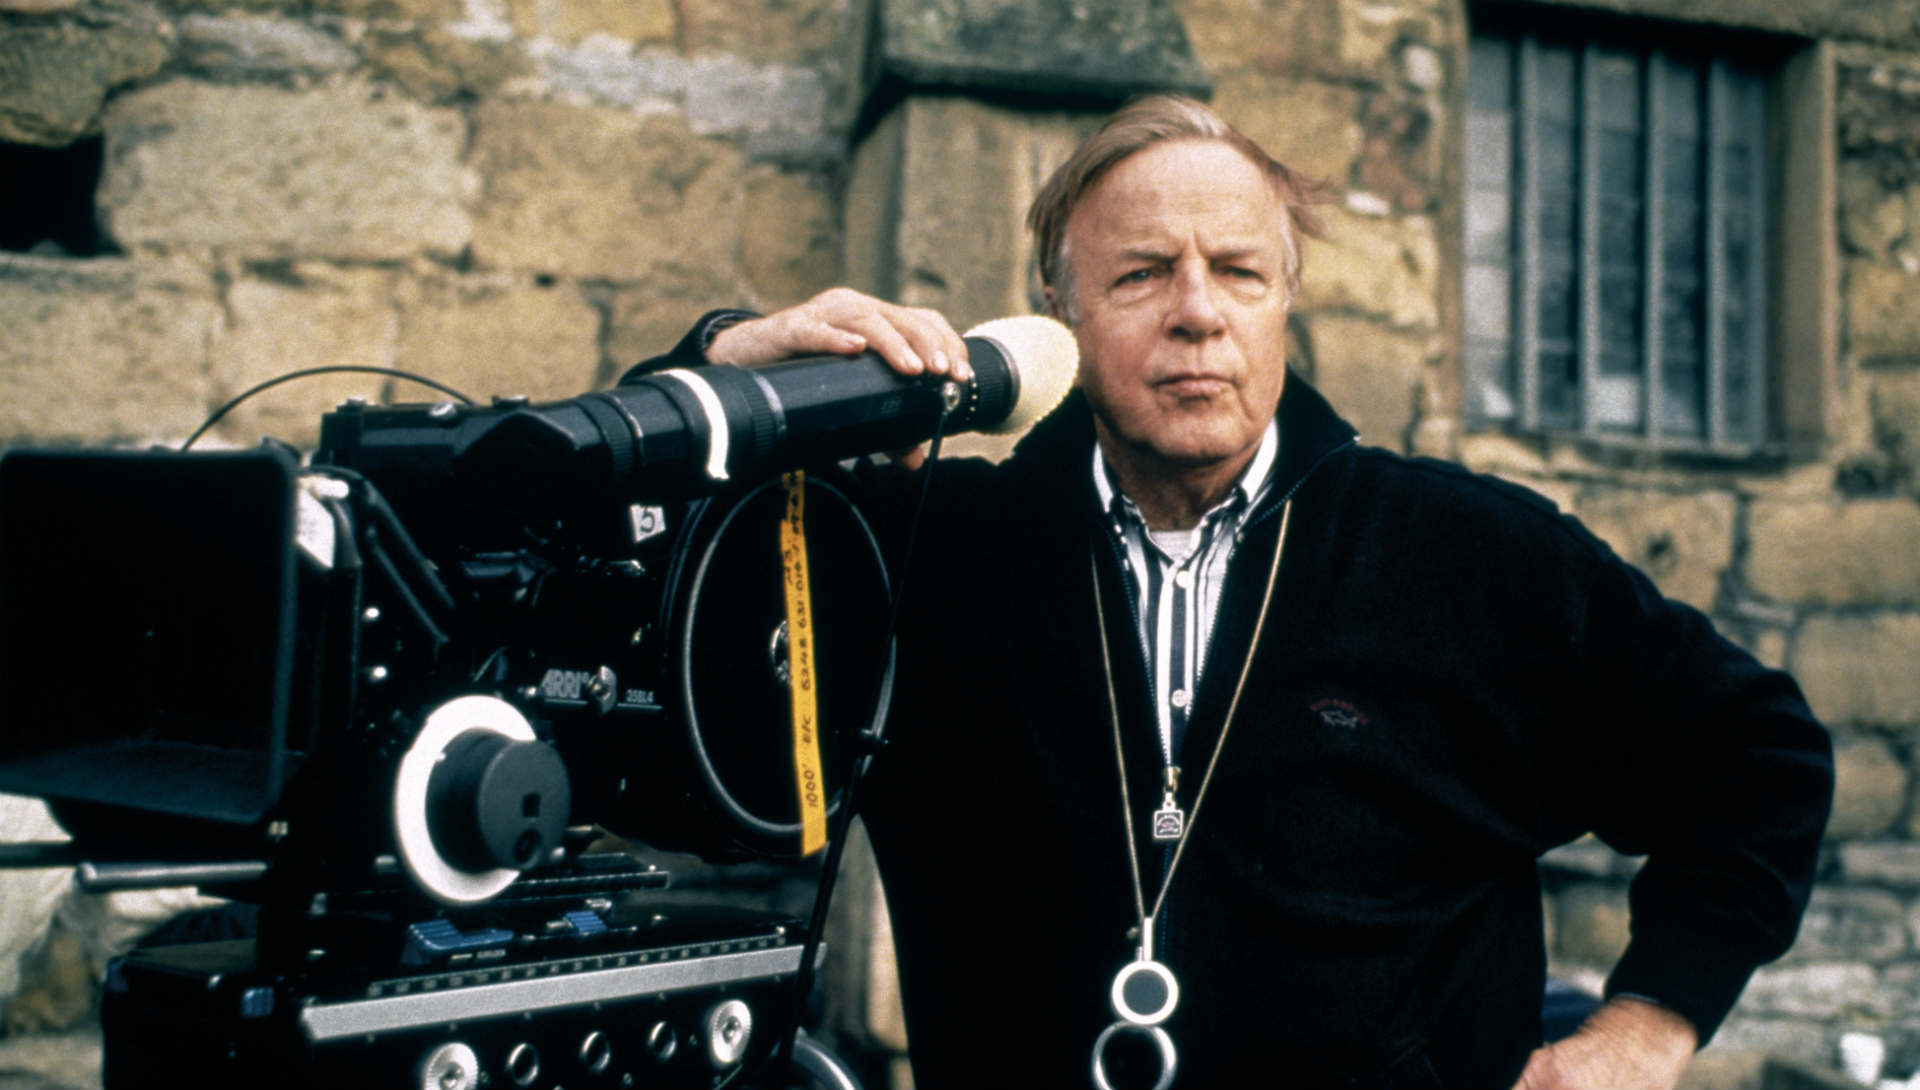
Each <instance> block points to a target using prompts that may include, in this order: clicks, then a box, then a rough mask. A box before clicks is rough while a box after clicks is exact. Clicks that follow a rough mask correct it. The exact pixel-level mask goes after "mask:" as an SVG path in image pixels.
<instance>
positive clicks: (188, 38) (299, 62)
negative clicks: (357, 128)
mask: <svg viewBox="0 0 1920 1090" xmlns="http://www.w3.org/2000/svg"><path fill="white" fill-rule="evenodd" d="M179 27H180V56H181V59H182V60H184V61H186V62H187V64H189V65H191V66H192V67H194V68H197V69H200V70H202V71H205V72H208V73H210V74H214V75H218V76H221V77H233V76H271V75H286V74H295V73H299V74H320V73H326V72H338V71H340V70H342V69H346V68H351V67H353V65H354V64H356V63H358V62H359V60H360V57H359V54H357V53H355V52H354V51H353V50H352V49H350V48H348V46H347V44H346V43H345V42H342V41H341V40H340V39H339V38H336V37H334V36H333V35H332V34H329V33H327V32H326V31H324V30H321V29H319V28H318V27H314V26H310V25H308V24H306V23H299V22H294V21H293V20H290V19H276V18H270V17H264V16H258V15H200V14H191V15H187V16H185V17H183V18H182V19H181V20H180V23H179Z"/></svg>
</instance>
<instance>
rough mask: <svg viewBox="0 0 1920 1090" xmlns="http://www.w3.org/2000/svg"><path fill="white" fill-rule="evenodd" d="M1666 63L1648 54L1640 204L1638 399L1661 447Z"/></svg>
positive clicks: (1654, 440)
mask: <svg viewBox="0 0 1920 1090" xmlns="http://www.w3.org/2000/svg"><path fill="white" fill-rule="evenodd" d="M1664 63H1666V55H1665V54H1663V53H1660V52H1658V51H1656V52H1653V53H1649V54H1648V55H1647V65H1646V75H1647V86H1646V93H1645V94H1644V95H1643V99H1644V101H1643V107H1644V108H1645V110H1646V114H1647V117H1646V124H1645V126H1644V129H1645V131H1646V134H1647V147H1646V155H1647V158H1646V176H1645V177H1644V178H1643V179H1642V184H1643V185H1645V186H1646V196H1645V199H1644V200H1643V201H1642V208H1643V209H1644V212H1643V217H1644V218H1643V219H1642V221H1641V222H1642V226H1643V228H1644V229H1645V237H1644V239H1643V242H1642V246H1641V249H1642V251H1643V252H1642V253H1641V255H1640V257H1641V262H1642V264H1643V266H1644V268H1643V270H1642V275H1641V278H1640V290H1641V293H1642V294H1641V305H1640V339H1641V345H1640V375H1641V380H1640V397H1641V399H1642V406H1643V407H1642V409H1641V414H1642V415H1641V421H1642V423H1644V424H1645V425H1646V429H1647V440H1648V441H1649V442H1650V443H1652V444H1653V445H1654V446H1659V445H1660V401H1661V398H1660V393H1661V390H1660V386H1661V380H1662V379H1663V378H1664V377H1665V376H1664V373H1663V371H1662V368H1661V359H1660V355H1661V352H1660V307H1661V302H1662V298H1661V297H1662V294H1663V293H1664V291H1665V287H1664V285H1663V283H1662V277H1661V275H1660V272H1661V267H1660V259H1661V257H1662V256H1663V255H1662V254H1661V249H1662V247H1661V245H1660V226H1661V225H1660V213H1661V211H1662V205H1661V195H1660V184H1661V180H1662V175H1664V174H1665V173H1666V162H1665V160H1666V155H1665V151H1666V149H1665V148H1664V147H1662V146H1661V145H1662V143H1663V142H1664V141H1665V140H1666V138H1667V129H1666V126H1665V125H1663V124H1662V123H1661V115H1662V113H1663V112H1664V111H1662V110H1661V108H1660V103H1661V97H1662V89H1663V84H1664V82H1665V81H1664V80H1663V79H1662V78H1661V65H1663V64H1664Z"/></svg>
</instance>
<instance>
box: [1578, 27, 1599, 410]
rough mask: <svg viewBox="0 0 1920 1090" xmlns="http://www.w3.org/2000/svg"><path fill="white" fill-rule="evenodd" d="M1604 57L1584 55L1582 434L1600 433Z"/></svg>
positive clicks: (1590, 50) (1589, 49)
mask: <svg viewBox="0 0 1920 1090" xmlns="http://www.w3.org/2000/svg"><path fill="white" fill-rule="evenodd" d="M1599 56H1600V51H1599V49H1598V48H1596V47H1595V46H1594V44H1593V43H1592V42H1588V43H1587V44H1586V45H1585V46H1584V47H1583V48H1582V49H1581V52H1580V430H1581V432H1583V433H1584V434H1586V435H1589V436H1592V435H1597V434H1599V432H1600V412H1599V405H1598V398H1599V397H1600V75H1599V64H1598V61H1599Z"/></svg>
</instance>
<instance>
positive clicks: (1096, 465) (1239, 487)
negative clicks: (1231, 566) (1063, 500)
mask: <svg viewBox="0 0 1920 1090" xmlns="http://www.w3.org/2000/svg"><path fill="white" fill-rule="evenodd" d="M1279 451H1280V425H1279V424H1277V423H1275V422H1274V421H1272V420H1269V421H1267V430H1266V431H1264V432H1262V433H1261V435H1260V445H1259V447H1257V448H1255V450H1254V452H1253V458H1252V459H1250V460H1249V461H1248V462H1247V468H1246V469H1244V470H1242V471H1241V473H1240V478H1239V479H1238V480H1236V481H1234V483H1233V487H1232V488H1231V489H1229V490H1228V491H1227V494H1226V495H1225V496H1224V497H1222V498H1221V500H1220V502H1219V503H1217V504H1215V505H1214V506H1213V509H1212V510H1210V511H1208V512H1207V513H1206V515H1205V516H1203V517H1202V519H1201V521H1202V522H1205V521H1206V520H1207V519H1209V518H1212V517H1213V516H1214V515H1215V514H1216V513H1217V512H1219V511H1220V510H1221V509H1223V508H1225V507H1227V506H1228V505H1230V504H1234V503H1238V502H1241V501H1245V503H1246V506H1245V507H1244V508H1242V510H1252V508H1253V504H1254V501H1255V500H1258V499H1259V498H1260V494H1261V493H1262V492H1264V491H1266V487H1267V483H1268V478H1270V477H1272V476H1273V463H1274V461H1275V459H1276V458H1277V457H1278V456H1279ZM1093 488H1094V492H1095V493H1096V494H1098V495H1099V497H1100V509H1101V510H1102V511H1108V512H1113V513H1118V512H1117V511H1116V510H1115V509H1116V506H1117V507H1118V508H1120V509H1122V510H1124V511H1125V512H1126V513H1127V514H1128V515H1130V516H1131V517H1133V518H1135V519H1139V518H1140V517H1141V516H1140V510H1139V508H1137V507H1135V506H1134V504H1133V501H1132V500H1131V499H1128V498H1127V496H1126V494H1125V493H1123V492H1121V491H1120V489H1119V486H1118V484H1116V483H1115V481H1114V479H1113V467H1112V466H1110V465H1108V464H1107V456H1106V455H1105V454H1102V453H1101V452H1100V444H1099V443H1095V444H1094V445H1093ZM1116 500H1117V501H1118V504H1116V503H1115V501H1116ZM1142 525H1145V521H1144V520H1142Z"/></svg>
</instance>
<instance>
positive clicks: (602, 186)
mask: <svg viewBox="0 0 1920 1090" xmlns="http://www.w3.org/2000/svg"><path fill="white" fill-rule="evenodd" d="M857 14H858V13H857V12H856V11H855V5H853V4H852V3H850V2H848V0H767V2H764V3H749V4H745V5H739V4H727V5H720V4H705V3H700V2H694V0H683V2H679V3H673V4H669V3H668V2H667V0H641V2H628V0H618V2H577V3H544V2H543V3H534V2H532V0H511V2H508V0H473V2H471V3H465V4H462V3H460V2H458V0H391V2H389V0H334V2H322V3H304V2H292V0H288V2H285V3H279V2H274V0H249V2H246V3H240V4H226V3H222V2H218V0H210V2H208V3H204V4H203V3H196V2H192V0H169V2H165V3H159V4H154V3H139V2H131V0H130V2H125V3H120V2H114V0H105V2H97V3H96V2H91V0H89V2H85V3H83V2H81V0H4V2H0V140H4V141H7V142H9V143H13V144H22V145H36V146H46V147H59V146H62V145H67V144H71V143H72V142H74V141H76V140H83V139H90V138H96V137H97V138H99V139H100V140H101V141H102V148H101V158H102V166H101V172H100V178H99V185H98V190H97V210H98V217H99V227H100V231H101V233H102V235H103V242H102V245H101V246H99V247H98V249H99V251H100V252H99V253H98V254H91V255H87V256H84V257H75V256H69V255H66V254H62V253H60V252H59V248H58V247H57V246H51V245H45V244H43V245H42V246H40V247H39V248H38V251H37V252H34V253H28V254H9V255H5V256H4V257H0V324H3V325H4V327H5V328H6V329H8V330H9V331H10V335H9V336H8V337H7V338H5V341H4V343H0V376H4V378H5V381H6V383H7V386H8V389H9V391H10V394H11V395H12V396H10V397H9V398H8V404H7V407H6V409H5V410H4V411H0V442H18V441H36V442H47V441H53V442H130V443H140V442H147V441H153V440H164V439H174V440H177V439H179V438H182V437H183V436H184V435H185V433H186V432H187V431H188V430H190V429H191V428H192V427H193V426H194V425H195V424H197V423H198V422H199V420H200V419H201V418H202V417H203V416H204V415H205V414H206V413H207V412H208V411H209V410H210V409H211V408H212V407H214V406H215V405H217V404H219V403H220V402H221V401H223V400H225V399H226V398H227V397H229V396H231V395H233V394H235V393H237V392H238V391H240V390H241V389H244V388H245V387H247V386H249V385H252V384H253V383H255V382H257V381H260V380H262V379H264V378H267V377H270V376H272V375H275V374H279V373H281V372H283V371H286V370H291V369H294V368H298V367H309V366H319V365H324V364H345V363H352V364H372V365H377V366H384V367H398V368H403V369H407V370H412V371H417V372H420V373H423V374H426V375H429V376H431V377H434V378H436V379H439V380H440V381H443V382H447V383H450V384H452V385H454V386H456V387H460V388H463V389H465V390H467V392H469V393H471V394H474V395H476V396H481V397H484V396H486V395H489V394H511V393H527V394H532V395H535V396H564V395H571V394H574V393H579V392H582V391H584V390H586V389H588V388H591V387H593V386H594V385H596V384H600V383H604V382H606V381H608V380H609V378H610V377H611V376H612V375H613V374H615V373H616V371H617V370H618V369H620V368H623V367H625V366H626V365H627V364H629V363H631V362H633V360H634V359H636V358H638V357H639V356H640V355H642V354H644V353H647V352H650V351H655V350H659V349H660V348H662V347H664V346H666V345H669V344H671V343H672V341H673V340H674V339H676V338H677V336H678V333H679V331H681V330H683V329H684V328H685V327H686V326H687V325H688V324H690V323H691V321H692V320H693V318H694V317H696V316H697V315H698V314H699V313H700V312H701V310H703V309H705V308H706V307H708V306H710V305H716V304H719V303H724V302H745V303H748V304H751V305H756V306H763V307H774V306H779V305H782V304H785V303H791V302H795V301H798V300H799V299H802V298H805V297H806V296H807V295H808V294H810V293H812V292H813V291H815V290H818V289H819V288H822V287H826V286H828V285H831V284H833V283H835V282H837V281H838V279H839V272H840V270H839V260H838V254H839V250H840V241H839V219H840V217H839V214H838V209H837V207H836V204H835V198H834V179H835V168H836V164H837V161H838V159H839V157H840V156H841V155H842V150H841V149H842V148H843V146H844V143H845V137H844V129H845V124H846V122H845V120H839V121H837V122H836V121H835V119H834V116H833V115H831V114H830V111H829V109H828V103H829V101H830V100H832V99H833V98H834V97H835V96H836V95H838V94H840V93H841V92H842V88H843V86H844V85H845V84H846V82H847V81H848V80H849V79H850V78H851V73H850V72H849V71H848V64H847V62H846V60H845V58H846V56H847V54H846V52H845V51H844V49H843V46H844V45H845V43H847V42H849V41H854V40H857V37H858V34H857V31H858V23H857ZM836 125H838V128H836V127H835V126H836ZM390 389H391V386H390V384H389V383H387V382H386V381H385V380H381V379H372V378H351V379H329V380H324V381H313V382H310V383H307V384H305V385H295V386H292V387H288V388H284V389H282V390H277V391H275V392H273V393H271V394H269V395H265V396H264V397H262V398H261V399H259V400H258V401H257V402H256V403H255V404H254V405H252V406H250V408H249V409H248V410H247V411H243V412H240V413H237V414H235V415H234V416H233V417H231V418H229V421H228V422H227V423H226V424H224V425H223V426H222V427H221V429H220V431H219V433H218V439H219V440H223V441H226V442H230V443H240V444H247V443H251V442H252V440H253V439H254V438H255V437H256V436H258V435H259V434H262V433H263V432H264V433H271V434H275V435H278V436H281V437H283V438H287V439H290V440H293V441H295V442H310V441H311V439H312V438H313V435H314V428H315V423H316V421H317V417H318V414H319V412H320V411H322V410H324V409H325V408H327V407H330V406H331V405H332V404H334V403H336V402H337V401H338V400H340V398H341V397H343V396H344V395H346V394H348V393H361V394H367V395H374V396H378V395H382V394H385V393H388V392H389V391H390ZM414 396H419V395H417V394H416V395H414Z"/></svg>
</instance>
